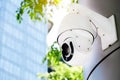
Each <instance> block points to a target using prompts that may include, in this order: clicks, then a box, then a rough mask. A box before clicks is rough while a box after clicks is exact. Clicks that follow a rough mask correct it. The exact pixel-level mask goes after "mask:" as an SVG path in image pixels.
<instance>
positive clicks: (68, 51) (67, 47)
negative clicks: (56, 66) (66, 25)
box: [62, 43, 70, 56]
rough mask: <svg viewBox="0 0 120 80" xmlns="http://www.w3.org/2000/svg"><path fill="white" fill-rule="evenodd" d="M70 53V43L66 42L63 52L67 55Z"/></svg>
mask: <svg viewBox="0 0 120 80" xmlns="http://www.w3.org/2000/svg"><path fill="white" fill-rule="evenodd" d="M69 53H70V49H69V46H68V44H66V43H64V44H63V45H62V54H63V55H65V56H67V55H68V54H69Z"/></svg>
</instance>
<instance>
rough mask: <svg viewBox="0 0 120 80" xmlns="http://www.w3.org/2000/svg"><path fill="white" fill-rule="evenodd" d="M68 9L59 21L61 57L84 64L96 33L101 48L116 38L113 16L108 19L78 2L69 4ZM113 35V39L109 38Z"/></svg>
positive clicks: (72, 63)
mask: <svg viewBox="0 0 120 80" xmlns="http://www.w3.org/2000/svg"><path fill="white" fill-rule="evenodd" d="M68 11H69V12H68V14H66V16H65V17H64V18H63V19H62V21H61V23H60V28H59V32H58V37H57V42H58V43H59V45H60V47H61V48H62V58H63V60H64V61H65V62H66V63H67V64H69V65H72V66H80V65H84V64H85V63H86V59H87V58H89V57H90V54H92V53H91V52H92V48H93V43H94V41H95V39H96V37H97V36H98V35H99V36H100V37H101V40H102V44H103V45H102V49H103V50H104V49H106V48H107V47H108V46H109V45H111V44H113V43H114V42H115V41H116V40H117V35H116V28H115V23H114V17H113V16H112V17H111V18H110V19H108V18H106V17H104V16H102V15H100V14H98V13H96V12H94V11H92V10H90V9H87V8H85V7H83V6H80V5H79V4H73V5H71V6H70V8H69V9H68ZM111 32H112V33H111ZM113 37H114V40H111V38H113Z"/></svg>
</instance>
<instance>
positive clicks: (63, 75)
mask: <svg viewBox="0 0 120 80" xmlns="http://www.w3.org/2000/svg"><path fill="white" fill-rule="evenodd" d="M56 44H57V43H56V42H55V43H54V44H53V45H52V46H51V48H50V50H49V51H48V54H47V55H46V57H45V58H44V59H43V63H44V62H45V61H46V60H48V66H49V67H52V70H53V71H52V72H50V73H45V74H43V73H39V74H38V77H39V78H41V79H43V80H83V69H82V67H80V66H73V67H71V66H68V65H67V64H65V63H63V62H62V61H60V59H61V49H58V48H57V47H55V45H56Z"/></svg>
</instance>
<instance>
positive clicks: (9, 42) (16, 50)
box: [0, 0, 47, 80]
mask: <svg viewBox="0 0 120 80" xmlns="http://www.w3.org/2000/svg"><path fill="white" fill-rule="evenodd" d="M20 2H21V0H0V80H40V79H38V78H37V73H38V72H46V71H47V66H46V64H44V65H41V60H42V58H43V57H44V56H45V53H46V35H47V27H46V25H45V24H43V23H40V22H39V23H38V22H32V21H30V19H29V18H28V16H27V15H24V20H23V21H22V23H21V24H19V23H18V22H17V21H16V17H15V11H16V9H17V7H18V6H19V4H20Z"/></svg>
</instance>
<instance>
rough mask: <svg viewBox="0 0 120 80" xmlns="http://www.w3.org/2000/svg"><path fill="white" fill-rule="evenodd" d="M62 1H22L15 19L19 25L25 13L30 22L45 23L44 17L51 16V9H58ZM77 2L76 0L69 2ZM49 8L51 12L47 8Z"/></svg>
mask: <svg viewBox="0 0 120 80" xmlns="http://www.w3.org/2000/svg"><path fill="white" fill-rule="evenodd" d="M62 1H63V0H23V1H22V2H21V4H20V7H19V8H18V9H17V11H16V13H17V14H16V19H17V20H18V22H19V23H21V21H22V20H23V18H22V15H23V14H24V13H25V12H27V14H29V17H30V18H31V19H32V20H40V21H46V19H47V17H46V16H52V13H53V8H58V6H59V4H60V3H61V2H62ZM71 2H76V3H77V2H78V0H71ZM49 7H51V10H49V9H48V8H49Z"/></svg>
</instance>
